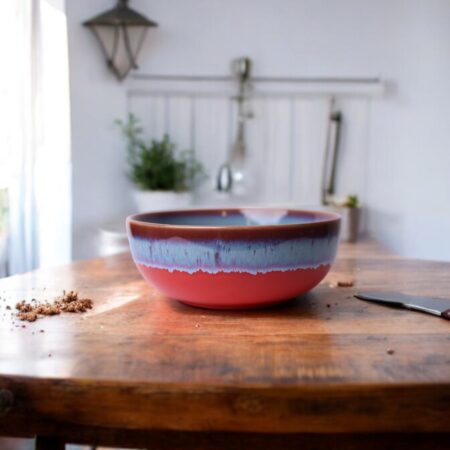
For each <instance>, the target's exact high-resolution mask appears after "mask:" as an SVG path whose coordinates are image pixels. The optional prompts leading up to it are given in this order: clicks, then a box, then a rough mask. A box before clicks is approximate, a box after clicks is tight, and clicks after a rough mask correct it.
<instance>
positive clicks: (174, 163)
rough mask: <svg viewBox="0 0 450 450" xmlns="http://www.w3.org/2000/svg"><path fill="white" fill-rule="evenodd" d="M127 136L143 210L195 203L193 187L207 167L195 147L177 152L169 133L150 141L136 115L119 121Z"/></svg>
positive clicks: (132, 176) (137, 197)
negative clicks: (145, 139)
mask: <svg viewBox="0 0 450 450" xmlns="http://www.w3.org/2000/svg"><path fill="white" fill-rule="evenodd" d="M117 124H118V125H119V127H120V128H121V130H122V132H123V134H124V135H125V137H126V139H127V153H128V164H129V169H130V170H129V177H130V179H131V181H132V182H133V184H134V186H135V190H134V191H133V197H134V200H135V203H136V206H137V208H138V210H139V211H140V212H145V211H156V210H163V209H175V208H183V207H186V206H189V205H190V204H191V203H192V189H193V188H194V187H195V185H196V183H197V182H198V181H199V179H200V178H202V176H203V167H202V165H201V163H200V162H198V161H197V160H196V159H195V156H194V154H193V152H192V150H185V151H181V152H178V153H176V152H175V145H174V143H173V142H171V140H170V138H169V136H168V135H167V134H166V135H165V136H164V137H163V139H162V140H160V141H158V140H156V139H153V140H152V141H151V142H150V143H148V144H147V143H146V142H145V141H144V139H143V137H142V135H143V130H142V127H141V126H140V123H139V120H138V119H137V118H136V117H135V116H134V115H132V114H130V115H129V116H128V120H127V121H126V122H123V121H121V120H118V121H117Z"/></svg>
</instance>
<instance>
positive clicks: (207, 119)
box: [193, 97, 231, 190]
mask: <svg viewBox="0 0 450 450" xmlns="http://www.w3.org/2000/svg"><path fill="white" fill-rule="evenodd" d="M230 107H231V104H230V100H229V99H228V98H221V97H212V98H204V97H200V98H196V99H195V100H194V107H193V115H194V116H193V132H194V141H193V144H194V149H195V154H196V155H197V157H198V158H199V160H200V161H201V162H202V163H203V165H204V167H205V170H206V173H207V174H208V176H209V179H208V180H207V181H206V183H205V185H204V186H203V189H202V190H207V189H211V190H212V189H214V187H215V181H216V174H217V172H218V170H219V167H220V165H221V164H223V163H224V162H225V161H226V160H227V159H228V149H229V146H230Z"/></svg>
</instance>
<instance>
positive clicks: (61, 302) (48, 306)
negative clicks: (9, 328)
mask: <svg viewBox="0 0 450 450" xmlns="http://www.w3.org/2000/svg"><path fill="white" fill-rule="evenodd" d="M32 302H34V303H35V304H33V305H32V304H31V303H26V301H25V300H22V301H21V302H19V303H17V305H16V309H17V311H18V313H17V317H18V318H19V319H20V320H23V321H27V322H34V321H36V320H37V319H39V318H41V317H44V316H55V315H58V314H61V313H62V312H70V313H81V312H86V311H87V310H88V309H92V307H93V302H92V300H91V299H90V298H79V297H78V293H77V292H76V291H69V292H66V291H63V295H62V296H61V297H58V298H56V299H55V300H54V301H53V303H48V302H45V303H39V302H37V301H36V299H32ZM41 333H43V330H41Z"/></svg>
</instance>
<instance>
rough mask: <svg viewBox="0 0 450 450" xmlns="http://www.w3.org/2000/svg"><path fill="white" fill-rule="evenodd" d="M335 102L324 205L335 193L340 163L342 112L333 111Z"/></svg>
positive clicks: (326, 157)
mask: <svg viewBox="0 0 450 450" xmlns="http://www.w3.org/2000/svg"><path fill="white" fill-rule="evenodd" d="M333 104H334V101H332V102H331V107H332V108H331V109H332V111H331V113H330V118H329V121H328V131H327V139H326V148H325V159H324V166H323V175H322V204H323V205H328V204H329V198H330V197H331V196H333V195H334V193H335V184H336V167H337V161H338V152H339V144H340V137H341V127H342V112H340V111H333Z"/></svg>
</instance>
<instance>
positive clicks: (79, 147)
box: [0, 0, 450, 275]
mask: <svg viewBox="0 0 450 450" xmlns="http://www.w3.org/2000/svg"><path fill="white" fill-rule="evenodd" d="M113 8H115V9H113ZM129 8H131V9H132V11H130V9H129ZM111 9H113V10H112V11H111ZM0 11H1V17H2V19H3V20H2V27H1V28H0V53H1V54H2V70H1V71H0V273H1V274H2V275H6V274H13V273H19V272H23V271H26V270H31V269H33V268H36V267H50V266H55V265H59V264H64V263H68V262H69V261H71V260H77V259H83V258H90V257H94V256H97V255H105V254H111V253H114V252H118V251H122V250H123V249H126V241H125V237H124V220H125V217H126V216H127V215H128V214H130V213H132V212H135V211H137V210H139V209H140V210H145V209H153V208H171V207H192V206H199V207H202V206H217V207H221V206H224V205H227V206H229V205H237V206H239V205H267V204H270V205H279V206H280V207H286V206H298V207H308V208H319V207H320V208H333V209H337V210H339V211H340V212H341V213H342V214H343V215H344V216H345V218H346V223H345V227H344V235H343V238H344V239H350V240H351V239H360V238H362V237H367V236H368V237H371V238H374V239H377V240H378V241H380V242H381V243H382V244H384V245H385V246H387V247H388V248H390V249H392V250H393V251H395V252H397V253H399V254H401V255H405V256H409V257H414V258H425V259H436V260H449V259H450V239H449V238H448V233H449V230H450V133H449V129H450V121H449V117H450V58H449V55H450V27H449V26H448V24H449V23H450V2H449V1H447V0H411V1H408V2H405V1H403V0H376V1H375V0H336V1H328V0H282V1H279V0H245V1H242V0H227V1H224V0H183V1H181V0H164V1H157V0H133V1H129V2H127V1H119V2H116V1H115V0H66V1H64V0H6V1H3V2H2V4H1V6H0ZM103 13H106V14H103ZM115 25H118V27H116V26H115ZM138 50H139V51H138Z"/></svg>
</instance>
